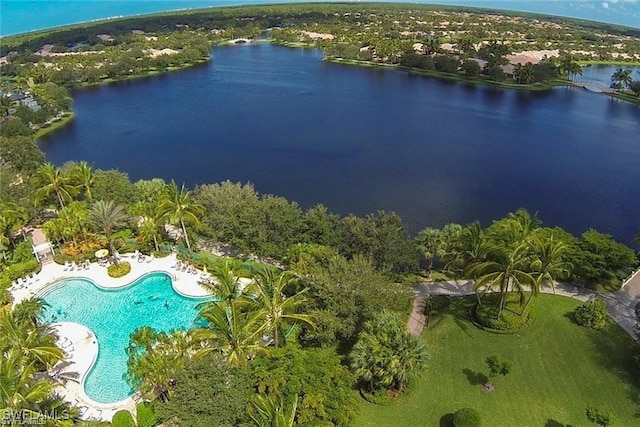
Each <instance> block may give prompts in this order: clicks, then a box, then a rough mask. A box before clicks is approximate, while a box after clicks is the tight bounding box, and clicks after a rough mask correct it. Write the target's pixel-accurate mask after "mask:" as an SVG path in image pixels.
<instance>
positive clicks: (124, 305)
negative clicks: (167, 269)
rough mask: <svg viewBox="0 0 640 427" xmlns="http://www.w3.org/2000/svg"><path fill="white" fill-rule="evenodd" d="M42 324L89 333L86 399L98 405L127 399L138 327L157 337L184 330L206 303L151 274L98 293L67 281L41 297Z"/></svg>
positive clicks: (160, 275)
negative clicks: (92, 357) (91, 360)
mask: <svg viewBox="0 0 640 427" xmlns="http://www.w3.org/2000/svg"><path fill="white" fill-rule="evenodd" d="M42 298H43V299H44V301H45V302H46V303H47V304H48V306H47V307H45V311H44V315H43V321H45V322H76V323H80V324H82V325H84V326H86V327H88V328H89V329H91V330H92V331H93V332H94V333H95V335H96V337H97V339H98V345H99V347H100V350H99V352H98V358H97V359H96V362H95V364H94V366H93V368H92V369H91V372H90V373H89V375H88V376H87V377H86V380H85V384H84V387H85V393H86V394H87V396H89V397H90V398H91V399H93V400H95V401H96V402H100V403H113V402H117V401H120V400H123V399H125V398H127V397H128V396H130V395H131V394H132V390H131V388H130V387H129V384H128V383H127V382H126V380H125V379H124V374H125V373H126V371H127V354H126V348H127V346H128V345H129V335H130V334H131V333H132V332H133V331H135V330H136V329H137V328H139V327H141V326H150V327H152V328H154V329H156V330H158V331H166V332H168V331H170V330H172V329H176V328H184V329H189V328H191V327H192V326H193V324H194V319H195V317H196V315H197V313H198V310H196V305H197V304H199V303H201V302H202V301H204V300H206V298H188V297H184V296H182V295H179V294H178V293H176V292H175V291H174V289H173V287H172V283H171V277H170V276H169V275H168V274H166V273H150V274H147V275H145V276H142V277H141V278H139V279H138V280H136V281H135V282H133V283H132V284H130V285H128V286H126V287H124V288H119V289H102V288H99V287H98V286H96V285H95V284H94V283H93V282H92V281H90V280H87V279H66V280H64V281H63V282H61V283H60V284H59V285H57V286H53V287H52V289H51V290H50V291H47V292H45V293H44V294H43V295H42Z"/></svg>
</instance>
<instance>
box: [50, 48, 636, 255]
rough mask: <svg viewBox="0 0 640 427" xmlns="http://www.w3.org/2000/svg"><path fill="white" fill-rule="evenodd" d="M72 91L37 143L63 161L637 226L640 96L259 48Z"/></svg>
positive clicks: (413, 212) (330, 197) (317, 198)
mask: <svg viewBox="0 0 640 427" xmlns="http://www.w3.org/2000/svg"><path fill="white" fill-rule="evenodd" d="M74 98H75V106H74V108H75V111H76V119H75V120H74V122H73V123H72V124H71V125H70V126H68V127H66V128H64V129H62V130H61V131H59V132H57V133H55V134H53V135H51V136H50V137H48V138H46V139H45V140H43V141H42V144H41V147H42V149H43V150H44V151H45V153H46V157H47V160H49V161H51V162H53V163H55V164H57V165H61V164H62V163H64V162H65V161H68V160H80V159H84V160H87V161H89V162H90V163H92V164H93V165H94V166H95V167H98V168H102V169H106V168H118V169H120V170H121V171H125V172H128V173H129V175H130V177H131V178H132V179H133V180H137V179H141V178H144V179H148V178H152V177H162V178H164V179H167V180H169V179H175V180H176V181H177V182H178V183H181V182H185V183H187V185H190V186H192V185H194V184H198V183H212V182H218V181H222V180H226V179H230V180H232V181H241V182H246V181H251V182H252V183H254V184H255V186H256V188H257V190H258V191H260V192H263V193H273V194H277V195H282V196H285V197H287V198H288V199H290V200H295V201H298V202H299V203H300V204H301V205H302V206H303V207H305V208H307V207H310V206H313V205H314V204H317V203H323V204H325V205H326V206H327V207H328V208H329V209H330V210H331V211H334V212H337V213H341V214H348V213H355V214H358V215H366V214H369V213H373V212H375V211H376V210H379V209H383V210H387V211H391V210H393V211H396V212H398V213H399V214H400V215H401V216H402V217H403V218H404V219H405V221H406V222H407V223H408V225H409V226H410V228H411V230H412V231H414V232H415V231H418V230H419V229H420V228H422V227H425V226H428V225H429V226H442V225H444V224H445V223H447V222H452V221H455V222H460V223H468V222H471V221H474V220H476V219H479V220H481V221H482V222H483V223H484V224H488V223H490V221H492V220H493V219H496V218H500V217H502V216H504V215H506V214H507V213H508V212H510V211H514V210H516V209H518V208H520V207H524V208H527V209H528V210H529V211H531V212H538V213H539V216H540V218H541V219H542V220H543V221H544V223H545V224H546V225H549V226H556V225H558V226H562V227H565V228H566V229H567V230H569V231H571V232H573V233H577V234H579V233H582V232H584V231H585V230H587V229H589V228H590V227H593V228H596V229H598V230H601V231H603V232H607V233H611V234H613V235H614V236H615V237H616V238H618V239H621V240H622V241H625V242H627V243H630V242H631V241H632V238H633V235H634V234H635V233H638V232H639V231H640V138H639V137H638V135H640V108H638V107H637V106H634V105H631V104H629V103H625V102H621V101H616V100H612V99H610V98H609V97H607V96H605V95H602V94H595V93H591V92H588V91H586V90H584V89H578V88H556V89H554V90H551V91H547V92H543V93H533V92H521V91H515V90H498V89H494V88H490V87H482V86H473V85H467V84H462V83H453V82H448V81H440V80H436V79H428V78H423V77H419V76H413V75H409V74H407V73H405V72H398V71H391V70H381V69H366V68H360V67H353V66H344V65H336V64H331V63H327V62H324V61H322V60H321V55H320V53H319V52H318V51H316V50H304V49H287V48H280V47H276V46H272V45H270V44H259V45H248V46H235V47H220V48H216V49H215V50H214V51H213V59H212V61H211V62H210V63H208V64H206V65H202V66H200V67H197V68H194V69H190V70H185V71H182V72H178V73H171V74H166V75H163V76H160V77H157V78H149V79H144V80H137V81H134V82H128V83H121V84H115V85H109V86H103V87H98V88H94V89H87V90H81V91H77V92H76V93H75V94H74Z"/></svg>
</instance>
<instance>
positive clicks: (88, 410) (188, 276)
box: [12, 254, 211, 421]
mask: <svg viewBox="0 0 640 427" xmlns="http://www.w3.org/2000/svg"><path fill="white" fill-rule="evenodd" d="M126 255H127V254H123V255H122V256H121V258H120V261H128V262H129V263H130V264H131V272H130V273H129V274H127V275H126V276H125V277H120V278H117V279H114V278H112V277H109V275H108V274H107V268H106V266H102V265H99V264H98V263H91V264H90V265H89V268H88V269H84V268H78V267H75V268H74V269H73V270H70V269H69V268H68V267H65V266H62V265H58V264H56V263H50V264H46V265H44V266H43V267H42V271H41V272H40V273H38V274H37V275H36V276H35V277H33V278H32V279H30V280H29V281H28V282H27V283H26V286H24V287H23V288H22V289H16V290H13V291H12V294H13V298H14V303H16V304H17V303H19V302H20V301H22V300H23V299H28V298H31V297H33V296H38V295H40V294H42V293H43V292H44V291H46V289H47V288H48V287H50V286H51V285H54V284H57V283H59V282H61V281H63V280H65V279H69V278H85V279H90V280H92V281H93V282H94V283H95V284H96V285H98V286H100V287H103V288H109V289H116V288H121V287H125V286H127V285H130V284H131V283H133V282H135V281H136V280H137V279H138V278H140V277H141V276H143V275H145V274H148V273H152V272H165V273H167V274H169V275H170V276H171V278H172V282H173V287H174V289H175V290H176V292H178V293H180V294H182V295H185V296H190V297H205V296H208V295H211V294H210V293H209V292H208V291H207V290H206V289H204V288H203V287H202V286H201V285H200V284H199V283H198V281H199V280H200V279H201V276H202V275H203V272H202V271H197V273H195V274H194V273H188V272H186V271H179V270H177V269H176V268H175V266H176V264H177V262H178V260H177V259H176V255H175V254H171V255H169V256H166V257H164V258H153V257H149V256H147V257H146V259H145V260H144V261H141V262H140V261H138V259H137V258H131V255H132V254H131V255H130V257H127V256H126ZM87 303H89V304H90V303H91V302H90V301H87ZM51 326H52V328H54V329H55V330H56V332H57V334H58V336H59V341H58V345H59V346H60V347H61V348H62V349H63V351H64V352H65V358H64V360H63V361H62V362H60V363H59V364H58V365H56V366H55V367H54V368H53V370H52V376H54V377H57V378H66V379H65V380H63V383H62V384H61V385H59V386H58V387H56V392H57V393H58V394H59V395H61V396H63V398H64V399H65V400H66V401H68V402H71V403H72V404H74V405H75V406H77V407H79V408H80V411H81V418H83V419H97V420H101V421H111V419H112V417H113V414H114V413H115V412H116V411H118V410H120V409H126V410H128V411H130V412H131V413H133V414H134V415H135V405H136V400H137V396H136V395H133V396H131V397H129V398H127V399H125V400H122V401H120V402H115V403H99V402H96V401H94V400H92V399H91V398H89V396H87V395H86V393H85V391H84V379H85V377H86V376H87V374H88V373H89V371H90V370H91V368H92V367H93V364H94V361H95V359H96V357H97V355H98V349H99V345H100V343H99V342H98V341H97V339H96V337H95V335H94V333H93V331H91V330H89V329H88V328H87V327H85V326H83V325H81V324H78V323H73V322H60V323H54V324H52V325H51Z"/></svg>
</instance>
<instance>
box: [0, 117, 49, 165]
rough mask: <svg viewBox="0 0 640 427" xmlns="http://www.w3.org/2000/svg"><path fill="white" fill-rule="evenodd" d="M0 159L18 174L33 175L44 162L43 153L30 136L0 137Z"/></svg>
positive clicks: (3, 125)
mask: <svg viewBox="0 0 640 427" xmlns="http://www.w3.org/2000/svg"><path fill="white" fill-rule="evenodd" d="M14 120H15V119H14ZM14 120H10V121H9V123H11V122H13V121H14ZM4 127H5V124H4V123H3V124H2V128H3V129H4ZM0 158H2V160H3V162H7V163H9V164H11V165H12V166H13V167H14V168H15V169H16V170H17V171H19V172H22V173H26V174H33V173H34V172H35V170H36V169H37V168H38V166H40V164H42V162H43V161H44V153H43V152H42V151H41V150H40V148H39V147H38V146H37V145H36V143H35V142H34V140H33V138H32V137H31V136H20V135H17V136H10V137H8V136H0Z"/></svg>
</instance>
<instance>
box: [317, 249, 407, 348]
mask: <svg viewBox="0 0 640 427" xmlns="http://www.w3.org/2000/svg"><path fill="white" fill-rule="evenodd" d="M305 284H306V286H307V287H308V288H309V291H308V294H307V295H308V296H309V298H310V299H311V301H310V304H309V307H308V310H309V311H308V313H309V314H311V315H312V316H313V318H314V319H315V321H316V325H317V328H316V329H314V330H312V331H307V332H306V334H305V336H304V338H305V339H310V340H312V341H314V342H316V343H318V344H320V345H322V346H328V345H334V344H336V343H341V344H344V345H348V346H350V345H351V343H353V342H354V341H355V339H356V335H357V334H358V331H359V329H360V328H361V325H362V324H363V323H364V322H366V321H367V320H369V319H372V318H373V316H374V315H375V314H376V313H379V312H380V311H382V310H383V309H388V310H392V311H397V312H400V313H403V314H404V313H408V312H409V310H410V308H411V304H412V300H413V293H412V292H411V290H410V289H409V288H408V287H407V286H403V285H398V284H394V283H393V282H392V281H391V280H390V279H389V278H388V277H387V276H385V275H384V274H382V273H380V272H379V271H377V270H376V269H375V267H374V266H373V264H372V262H371V261H370V260H368V259H366V258H364V257H362V256H359V255H358V256H355V257H354V258H353V259H352V260H347V259H345V258H343V257H334V258H331V259H330V260H329V262H328V264H327V266H326V267H325V266H315V267H314V268H312V270H311V272H310V274H309V275H308V276H307V277H306V278H305Z"/></svg>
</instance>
